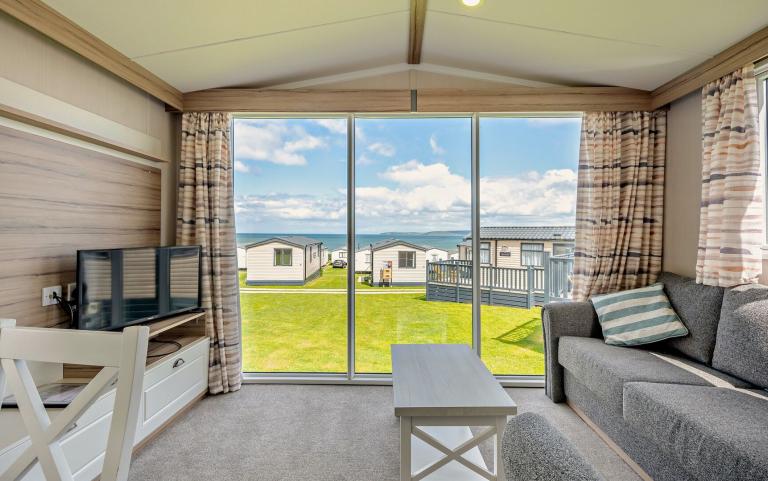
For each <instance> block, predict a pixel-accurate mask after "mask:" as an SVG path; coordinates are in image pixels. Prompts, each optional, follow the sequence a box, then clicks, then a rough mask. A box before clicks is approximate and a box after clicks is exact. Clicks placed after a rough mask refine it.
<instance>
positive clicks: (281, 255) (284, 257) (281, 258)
mask: <svg viewBox="0 0 768 481" xmlns="http://www.w3.org/2000/svg"><path fill="white" fill-rule="evenodd" d="M275 265H276V266H291V265H293V249H275Z"/></svg>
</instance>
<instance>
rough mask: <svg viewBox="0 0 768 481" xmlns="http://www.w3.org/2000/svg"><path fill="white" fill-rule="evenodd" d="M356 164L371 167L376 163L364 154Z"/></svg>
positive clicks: (358, 158)
mask: <svg viewBox="0 0 768 481" xmlns="http://www.w3.org/2000/svg"><path fill="white" fill-rule="evenodd" d="M356 163H357V165H373V164H375V163H376V161H375V160H373V159H372V158H370V157H368V156H367V155H365V154H360V155H359V156H358V157H357V159H356Z"/></svg>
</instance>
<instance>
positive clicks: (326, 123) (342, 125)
mask: <svg viewBox="0 0 768 481" xmlns="http://www.w3.org/2000/svg"><path fill="white" fill-rule="evenodd" d="M312 122H314V123H316V124H317V125H319V126H321V127H324V128H325V129H327V130H328V131H329V132H332V133H334V134H346V133H347V121H346V120H344V119H314V120H312Z"/></svg>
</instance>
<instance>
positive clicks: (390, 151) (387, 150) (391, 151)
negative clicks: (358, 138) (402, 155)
mask: <svg viewBox="0 0 768 481" xmlns="http://www.w3.org/2000/svg"><path fill="white" fill-rule="evenodd" d="M368 150H370V151H371V152H373V153H374V154H379V155H383V156H384V157H392V156H394V155H395V152H396V151H395V147H394V146H393V145H392V144H387V143H384V142H374V143H372V144H369V145H368Z"/></svg>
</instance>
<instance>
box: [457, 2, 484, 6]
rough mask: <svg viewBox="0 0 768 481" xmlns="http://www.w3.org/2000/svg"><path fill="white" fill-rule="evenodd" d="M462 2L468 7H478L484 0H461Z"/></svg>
mask: <svg viewBox="0 0 768 481" xmlns="http://www.w3.org/2000/svg"><path fill="white" fill-rule="evenodd" d="M461 3H463V4H464V5H466V6H468V7H477V6H478V5H480V4H481V3H483V0H461Z"/></svg>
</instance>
